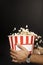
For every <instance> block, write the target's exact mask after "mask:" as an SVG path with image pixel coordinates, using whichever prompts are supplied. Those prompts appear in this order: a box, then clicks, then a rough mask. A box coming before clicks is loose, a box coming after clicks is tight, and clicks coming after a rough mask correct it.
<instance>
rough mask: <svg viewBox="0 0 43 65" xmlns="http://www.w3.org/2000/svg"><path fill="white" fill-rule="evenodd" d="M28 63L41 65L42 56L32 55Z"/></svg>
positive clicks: (42, 62) (42, 61)
mask: <svg viewBox="0 0 43 65" xmlns="http://www.w3.org/2000/svg"><path fill="white" fill-rule="evenodd" d="M30 62H32V63H39V64H43V55H36V54H32V55H31V57H30Z"/></svg>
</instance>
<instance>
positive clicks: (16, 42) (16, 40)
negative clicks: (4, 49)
mask: <svg viewBox="0 0 43 65" xmlns="http://www.w3.org/2000/svg"><path fill="white" fill-rule="evenodd" d="M17 43H18V42H17V36H15V45H17Z"/></svg>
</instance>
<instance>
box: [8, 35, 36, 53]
mask: <svg viewBox="0 0 43 65" xmlns="http://www.w3.org/2000/svg"><path fill="white" fill-rule="evenodd" d="M8 38H9V43H10V48H11V49H14V50H20V48H18V47H17V45H18V44H20V45H22V46H23V47H25V48H26V49H27V50H28V51H29V52H30V53H32V52H33V47H34V40H35V36H34V35H9V36H8Z"/></svg>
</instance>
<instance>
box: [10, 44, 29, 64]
mask: <svg viewBox="0 0 43 65" xmlns="http://www.w3.org/2000/svg"><path fill="white" fill-rule="evenodd" d="M18 47H19V48H20V49H21V50H19V51H16V50H13V49H11V51H10V54H11V57H12V61H13V62H16V63H21V62H25V61H26V59H27V57H28V55H29V51H28V50H27V49H26V48H24V47H23V46H21V45H18Z"/></svg>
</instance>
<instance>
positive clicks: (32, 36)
mask: <svg viewBox="0 0 43 65" xmlns="http://www.w3.org/2000/svg"><path fill="white" fill-rule="evenodd" d="M31 44H33V36H31Z"/></svg>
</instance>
